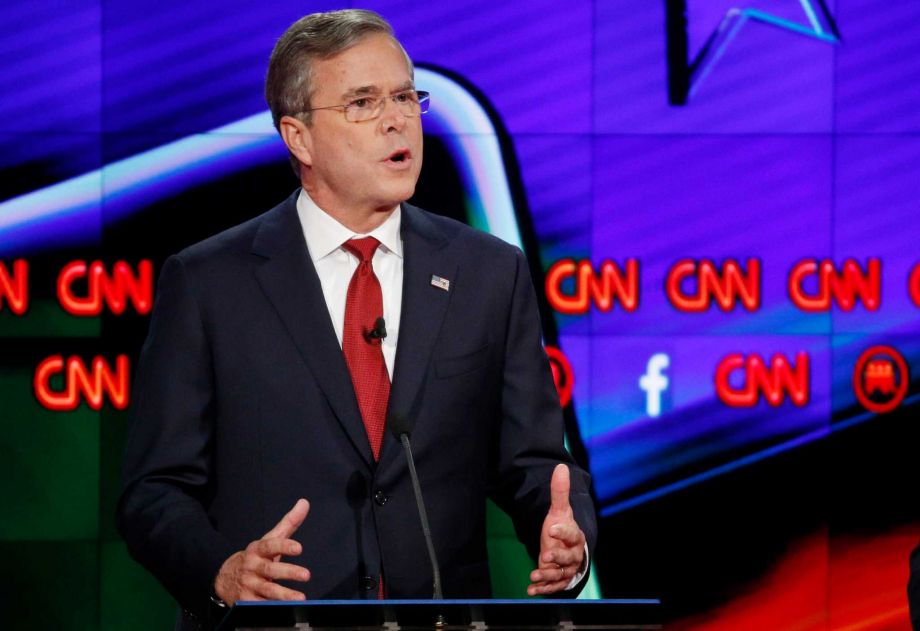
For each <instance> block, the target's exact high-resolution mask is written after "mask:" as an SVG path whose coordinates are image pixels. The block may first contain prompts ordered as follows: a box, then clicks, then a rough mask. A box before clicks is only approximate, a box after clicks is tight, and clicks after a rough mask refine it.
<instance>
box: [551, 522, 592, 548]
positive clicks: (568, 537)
mask: <svg viewBox="0 0 920 631" xmlns="http://www.w3.org/2000/svg"><path fill="white" fill-rule="evenodd" d="M549 536H550V537H552V538H553V539H558V540H559V541H561V542H563V543H564V544H566V545H567V546H569V547H572V548H574V547H576V546H584V544H585V534H584V533H583V532H582V531H581V528H579V527H578V524H576V523H575V522H574V521H570V522H563V523H559V524H553V525H552V526H550V529H549Z"/></svg>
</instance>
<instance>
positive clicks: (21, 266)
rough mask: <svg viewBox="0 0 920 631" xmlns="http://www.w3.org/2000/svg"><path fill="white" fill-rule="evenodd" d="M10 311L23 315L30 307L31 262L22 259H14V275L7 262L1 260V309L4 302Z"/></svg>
mask: <svg viewBox="0 0 920 631" xmlns="http://www.w3.org/2000/svg"><path fill="white" fill-rule="evenodd" d="M4 302H6V304H8V305H9V308H10V311H12V312H13V313H15V314H16V315H22V314H24V313H25V312H26V309H28V308H29V264H28V263H26V262H25V261H24V260H22V259H16V260H15V261H13V275H12V276H10V271H9V269H7V267H6V264H5V263H3V262H2V261H0V310H2V309H3V304H4Z"/></svg>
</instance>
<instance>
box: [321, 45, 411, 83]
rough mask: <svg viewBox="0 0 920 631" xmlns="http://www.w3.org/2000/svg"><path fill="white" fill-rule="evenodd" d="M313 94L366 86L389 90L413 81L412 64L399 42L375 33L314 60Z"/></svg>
mask: <svg viewBox="0 0 920 631" xmlns="http://www.w3.org/2000/svg"><path fill="white" fill-rule="evenodd" d="M313 80H314V85H315V91H314V94H317V95H319V94H322V95H327V96H341V95H342V94H345V93H348V92H351V91H354V90H358V89H367V88H376V89H379V90H381V91H388V90H393V89H397V88H400V87H404V86H405V84H406V83H407V82H410V83H411V81H412V74H411V72H410V70H409V63H408V60H407V59H406V56H405V54H404V53H403V51H402V48H400V46H399V44H397V43H396V41H395V40H394V39H393V38H392V37H390V36H388V35H385V34H382V33H380V34H376V33H375V34H373V35H368V36H367V37H364V38H362V39H361V40H360V41H358V43H357V44H355V45H354V46H352V47H351V48H348V49H346V50H344V51H342V52H341V53H339V54H338V55H335V56H333V57H330V58H328V59H321V60H318V61H316V62H315V63H314V66H313Z"/></svg>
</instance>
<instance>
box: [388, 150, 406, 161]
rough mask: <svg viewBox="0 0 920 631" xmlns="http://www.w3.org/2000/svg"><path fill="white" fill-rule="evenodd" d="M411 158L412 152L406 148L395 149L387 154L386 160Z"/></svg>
mask: <svg viewBox="0 0 920 631" xmlns="http://www.w3.org/2000/svg"><path fill="white" fill-rule="evenodd" d="M411 158H412V153H411V152H410V151H409V150H408V149H397V150H396V151H394V152H393V153H391V154H390V155H389V156H387V159H386V161H387V162H397V163H398V162H406V161H407V160H409V159H411Z"/></svg>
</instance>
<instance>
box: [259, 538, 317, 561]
mask: <svg viewBox="0 0 920 631" xmlns="http://www.w3.org/2000/svg"><path fill="white" fill-rule="evenodd" d="M246 549H247V551H249V552H253V553H255V554H256V555H258V556H260V557H263V558H266V559H273V558H274V557H276V556H279V555H285V556H297V555H298V554H300V553H301V552H302V551H303V548H302V547H301V545H300V543H299V542H297V541H294V540H293V539H259V540H258V541H253V542H252V543H251V544H249V546H248V547H247V548H246Z"/></svg>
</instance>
